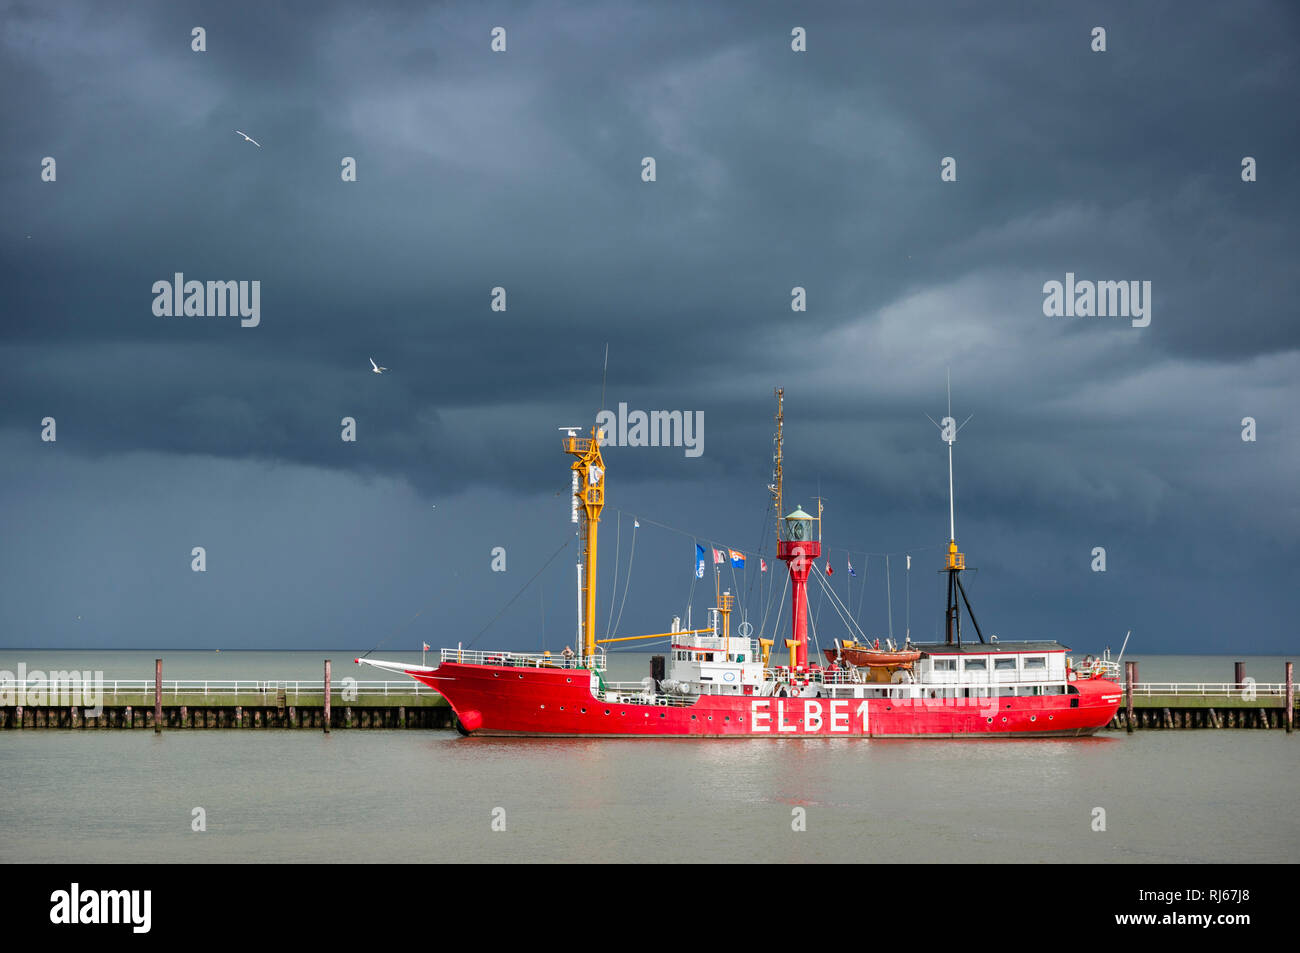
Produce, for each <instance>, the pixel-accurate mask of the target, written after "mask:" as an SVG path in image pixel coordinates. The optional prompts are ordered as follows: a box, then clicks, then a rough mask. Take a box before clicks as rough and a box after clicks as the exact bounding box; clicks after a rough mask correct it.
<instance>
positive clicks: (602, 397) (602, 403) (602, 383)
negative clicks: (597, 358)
mask: <svg viewBox="0 0 1300 953" xmlns="http://www.w3.org/2000/svg"><path fill="white" fill-rule="evenodd" d="M608 378H609V342H608V341H606V342H605V369H604V370H603V371H601V372H600V409H601V410H604V409H605V381H606V380H607V379H608Z"/></svg>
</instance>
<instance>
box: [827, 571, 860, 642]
mask: <svg viewBox="0 0 1300 953" xmlns="http://www.w3.org/2000/svg"><path fill="white" fill-rule="evenodd" d="M815 579H816V581H818V582H819V584H820V585H822V592H823V594H824V593H826V592H828V590H829V593H831V599H832V602H831V608H833V610H835V614H836V615H839V616H840V621H842V623H844V624H845V628H848V629H849V632H850V633H852V632H853V631H854V625H853V616H852V615H850V616H849V618H848V619H846V618H845V612H848V611H849V608H848V606H845V605H844V603H842V602H840V597H839V595H836V593H835V589H831V588H829V586H831V584H829V582H828V581H827V580H826V577H824V576H820V575H819V576H816V577H815ZM836 603H839V606H840V607H842V608H844V612H841V611H840V608H837V607H836ZM858 634H862V637H863V638H866V633H865V632H862V631H861V629H858Z"/></svg>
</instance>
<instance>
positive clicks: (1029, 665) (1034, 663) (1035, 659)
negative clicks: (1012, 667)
mask: <svg viewBox="0 0 1300 953" xmlns="http://www.w3.org/2000/svg"><path fill="white" fill-rule="evenodd" d="M1045 668H1047V656H1045V655H1031V656H1029V657H1028V658H1026V659H1025V670H1026V671H1028V670H1029V669H1039V670H1042V669H1045Z"/></svg>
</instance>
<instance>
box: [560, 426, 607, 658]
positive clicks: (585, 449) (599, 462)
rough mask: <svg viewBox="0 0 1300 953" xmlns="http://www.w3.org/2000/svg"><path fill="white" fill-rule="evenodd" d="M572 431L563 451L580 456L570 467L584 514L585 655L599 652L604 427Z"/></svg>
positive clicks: (583, 598) (583, 615)
mask: <svg viewBox="0 0 1300 953" xmlns="http://www.w3.org/2000/svg"><path fill="white" fill-rule="evenodd" d="M575 430H576V428H574V430H570V431H569V435H568V436H567V437H565V438H564V443H563V445H564V452H565V453H570V454H573V456H575V457H577V458H578V459H577V460H575V461H574V462H573V465H572V466H571V467H570V469H571V470H573V471H574V472H575V473H576V474H577V476H578V486H577V489H576V490H575V492H574V496H575V498H576V500H577V503H578V504H579V509H580V510H581V513H582V521H581V537H582V553H583V569H584V572H583V576H582V593H581V597H582V603H581V604H582V620H581V624H582V657H583V658H590V657H591V656H593V655H595V654H596V625H595V621H596V535H597V531H598V530H599V528H600V511H601V509H603V508H604V506H605V461H604V460H603V459H602V458H601V455H600V440H601V438H602V437H604V435H605V432H604V431H603V430H597V429H596V428H595V427H592V428H591V436H590V437H579V436H576V435H575Z"/></svg>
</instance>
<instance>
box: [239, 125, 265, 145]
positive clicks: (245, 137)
mask: <svg viewBox="0 0 1300 953" xmlns="http://www.w3.org/2000/svg"><path fill="white" fill-rule="evenodd" d="M235 132H239V130H238V129H236V130H235ZM239 134H240V135H241V136H244V134H243V133H242V132H239ZM244 139H246V140H247V141H248V142H251V143H252V144H253V145H255V146H257V148H259V149H260V148H262V144H261V143H260V142H258V141H257V140H256V139H254V138H253V137H251V136H244Z"/></svg>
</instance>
